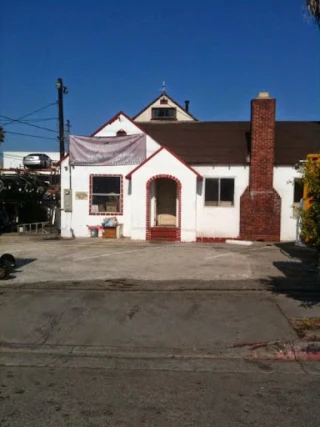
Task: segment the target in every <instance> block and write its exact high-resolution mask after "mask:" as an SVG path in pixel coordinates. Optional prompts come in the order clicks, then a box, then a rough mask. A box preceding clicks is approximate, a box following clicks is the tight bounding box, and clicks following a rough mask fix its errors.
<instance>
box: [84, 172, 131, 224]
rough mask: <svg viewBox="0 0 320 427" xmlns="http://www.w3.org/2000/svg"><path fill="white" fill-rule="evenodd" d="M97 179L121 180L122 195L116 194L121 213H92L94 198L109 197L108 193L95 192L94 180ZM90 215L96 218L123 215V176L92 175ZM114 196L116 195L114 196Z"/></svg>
mask: <svg viewBox="0 0 320 427" xmlns="http://www.w3.org/2000/svg"><path fill="white" fill-rule="evenodd" d="M95 177H97V178H119V180H120V194H116V196H119V207H120V209H119V212H92V198H93V196H95V195H104V196H107V195H108V193H94V192H93V179H94V178H95ZM89 185H90V191H89V215H94V216H115V215H123V175H118V174H91V175H90V178H89ZM113 195H114V194H113Z"/></svg>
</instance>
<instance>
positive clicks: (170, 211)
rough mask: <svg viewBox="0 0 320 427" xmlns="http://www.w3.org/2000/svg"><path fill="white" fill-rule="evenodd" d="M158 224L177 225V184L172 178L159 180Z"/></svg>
mask: <svg viewBox="0 0 320 427" xmlns="http://www.w3.org/2000/svg"><path fill="white" fill-rule="evenodd" d="M156 194H157V196H156V197H157V206H156V215H157V225H158V226H167V227H170V226H171V227H176V226H177V223H176V211H177V184H176V182H175V181H173V180H172V179H166V178H161V179H158V180H157V193H156Z"/></svg>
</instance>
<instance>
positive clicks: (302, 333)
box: [290, 317, 320, 341]
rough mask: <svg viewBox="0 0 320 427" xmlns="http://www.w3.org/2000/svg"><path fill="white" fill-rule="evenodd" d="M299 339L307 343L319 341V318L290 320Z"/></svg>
mask: <svg viewBox="0 0 320 427" xmlns="http://www.w3.org/2000/svg"><path fill="white" fill-rule="evenodd" d="M290 322H291V324H292V326H293V328H294V329H295V331H296V332H297V334H298V336H299V338H301V339H304V340H307V341H319V340H320V318H319V317H309V318H300V319H291V320H290Z"/></svg>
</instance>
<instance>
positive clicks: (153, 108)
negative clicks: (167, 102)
mask: <svg viewBox="0 0 320 427" xmlns="http://www.w3.org/2000/svg"><path fill="white" fill-rule="evenodd" d="M155 110H173V111H174V116H173V117H154V114H153V112H154V111H155ZM151 120H177V109H176V108H175V107H152V109H151Z"/></svg>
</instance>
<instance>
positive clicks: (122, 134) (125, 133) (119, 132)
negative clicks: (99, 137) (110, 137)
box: [117, 129, 127, 136]
mask: <svg viewBox="0 0 320 427" xmlns="http://www.w3.org/2000/svg"><path fill="white" fill-rule="evenodd" d="M125 135H127V132H126V131H125V130H123V129H120V130H118V132H117V136H125Z"/></svg>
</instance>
